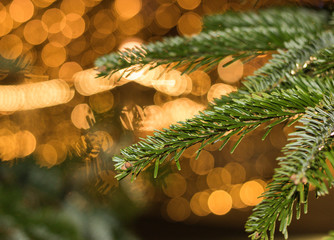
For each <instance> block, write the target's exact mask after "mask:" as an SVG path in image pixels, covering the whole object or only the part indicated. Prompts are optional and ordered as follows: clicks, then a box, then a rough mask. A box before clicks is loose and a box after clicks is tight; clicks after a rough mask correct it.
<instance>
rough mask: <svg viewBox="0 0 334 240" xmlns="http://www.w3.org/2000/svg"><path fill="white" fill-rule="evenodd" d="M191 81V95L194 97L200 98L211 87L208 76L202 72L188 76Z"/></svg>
mask: <svg viewBox="0 0 334 240" xmlns="http://www.w3.org/2000/svg"><path fill="white" fill-rule="evenodd" d="M189 77H190V78H191V80H192V90H191V94H193V95H195V96H202V95H204V94H206V93H207V92H208V91H209V89H210V86H211V79H210V77H209V75H208V74H206V73H205V72H203V71H199V70H198V71H195V72H192V73H190V74H189Z"/></svg>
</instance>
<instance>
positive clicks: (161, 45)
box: [95, 11, 324, 76]
mask: <svg viewBox="0 0 334 240" xmlns="http://www.w3.org/2000/svg"><path fill="white" fill-rule="evenodd" d="M299 14H300V17H301V18H302V16H304V14H305V13H304V12H298V11H296V13H295V15H296V17H298V16H299ZM317 16H318V15H317ZM320 16H321V17H320ZM238 17H239V16H238V15H235V16H234V18H235V19H238ZM315 18H317V17H315ZM323 18H324V17H323V14H322V15H321V14H319V16H318V18H317V20H313V22H319V23H320V22H322V20H321V19H323ZM276 21H277V22H276V24H274V25H275V26H261V25H260V26H251V27H249V26H246V27H245V26H240V27H238V26H236V27H233V28H227V29H224V30H222V31H210V32H203V33H201V34H199V35H196V36H194V37H172V38H165V39H164V41H162V42H155V43H150V44H147V45H143V46H141V47H137V48H134V49H126V50H124V51H122V52H118V53H112V54H110V55H106V56H103V57H101V58H99V59H97V60H96V62H95V65H96V66H97V67H99V70H100V71H101V73H100V76H107V75H110V74H112V73H114V72H116V71H118V70H120V69H124V68H130V67H131V71H128V73H129V74H130V73H131V72H132V71H138V70H140V69H142V67H143V66H144V65H146V64H151V68H154V67H156V66H159V65H167V66H169V65H171V64H173V67H174V68H177V67H182V66H185V67H186V69H185V70H184V72H185V73H190V72H192V71H194V70H196V69H198V68H199V67H205V68H206V69H211V68H212V67H214V66H216V65H217V64H218V62H219V61H220V60H221V59H223V58H224V57H226V56H228V55H233V56H234V58H235V59H246V60H247V58H250V57H254V56H256V55H259V54H262V53H263V52H265V51H270V50H276V49H277V48H284V47H285V45H284V43H285V42H288V41H290V40H292V39H296V38H298V37H301V36H303V37H306V38H307V37H313V35H314V34H315V33H317V32H319V31H320V24H302V25H301V24H299V22H298V21H297V22H293V23H291V22H285V19H279V20H276Z"/></svg>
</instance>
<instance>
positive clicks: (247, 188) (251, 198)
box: [240, 180, 264, 206]
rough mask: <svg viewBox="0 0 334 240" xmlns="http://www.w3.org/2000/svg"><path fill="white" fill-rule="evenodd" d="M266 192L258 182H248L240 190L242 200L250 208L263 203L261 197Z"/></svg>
mask: <svg viewBox="0 0 334 240" xmlns="http://www.w3.org/2000/svg"><path fill="white" fill-rule="evenodd" d="M263 192H264V189H263V186H262V185H261V184H260V183H259V182H257V181H254V180H252V181H248V182H246V183H244V184H243V185H242V187H241V189H240V199H241V201H242V202H243V203H244V204H246V205H248V206H255V205H257V204H259V203H260V202H261V201H262V198H259V196H260V195H261V194H262V193H263Z"/></svg>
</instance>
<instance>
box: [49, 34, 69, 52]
mask: <svg viewBox="0 0 334 240" xmlns="http://www.w3.org/2000/svg"><path fill="white" fill-rule="evenodd" d="M48 39H49V43H50V44H52V45H53V46H55V47H58V48H62V47H65V46H66V45H67V44H69V43H70V42H71V39H70V38H68V37H66V36H65V35H64V33H63V32H58V33H49V35H48Z"/></svg>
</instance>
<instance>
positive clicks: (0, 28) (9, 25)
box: [0, 10, 14, 36]
mask: <svg viewBox="0 0 334 240" xmlns="http://www.w3.org/2000/svg"><path fill="white" fill-rule="evenodd" d="M3 11H5V10H3ZM2 17H3V18H4V19H3V20H2V21H0V36H4V35H6V34H8V33H9V32H10V31H11V30H12V29H13V24H14V23H13V19H12V18H11V17H10V15H9V14H7V13H6V14H4V13H3V14H2Z"/></svg>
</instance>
